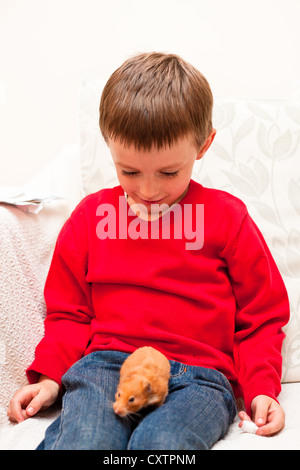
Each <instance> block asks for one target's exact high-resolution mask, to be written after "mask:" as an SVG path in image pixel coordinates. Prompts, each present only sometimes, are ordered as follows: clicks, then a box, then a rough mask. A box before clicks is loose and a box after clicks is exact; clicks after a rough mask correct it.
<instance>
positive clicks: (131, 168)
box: [116, 162, 182, 171]
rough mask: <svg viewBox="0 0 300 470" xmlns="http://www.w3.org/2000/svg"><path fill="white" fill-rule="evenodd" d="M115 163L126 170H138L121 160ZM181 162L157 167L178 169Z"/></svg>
mask: <svg viewBox="0 0 300 470" xmlns="http://www.w3.org/2000/svg"><path fill="white" fill-rule="evenodd" d="M116 164H117V165H119V166H122V167H123V168H127V169H128V170H132V171H140V170H138V169H136V168H133V167H132V166H130V165H127V164H126V163H123V162H116ZM181 164H182V162H180V163H172V164H171V165H168V166H165V167H162V168H160V169H159V171H165V170H171V169H173V170H174V169H175V168H176V169H178V168H179V167H180V166H181Z"/></svg>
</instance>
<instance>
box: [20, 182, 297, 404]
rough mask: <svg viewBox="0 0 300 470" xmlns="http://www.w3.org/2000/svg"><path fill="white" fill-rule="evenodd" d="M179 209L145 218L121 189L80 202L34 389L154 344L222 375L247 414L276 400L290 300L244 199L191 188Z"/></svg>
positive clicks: (63, 243) (51, 279)
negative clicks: (80, 365)
mask: <svg viewBox="0 0 300 470" xmlns="http://www.w3.org/2000/svg"><path fill="white" fill-rule="evenodd" d="M174 207H175V208H176V207H177V209H180V210H179V212H177V216H174V217H173V212H172V211H170V213H167V214H164V215H163V216H162V217H161V218H159V219H158V220H157V221H156V222H155V221H152V222H148V221H143V220H141V219H140V218H138V217H137V216H136V215H135V214H134V213H133V212H132V210H131V209H130V208H129V206H128V205H127V202H126V199H125V198H124V193H123V190H122V188H121V187H120V186H118V187H115V188H113V189H105V190H102V191H99V192H97V193H95V194H92V195H89V196H87V197H86V198H85V199H84V200H83V201H82V202H81V203H80V204H79V205H78V206H77V208H76V209H75V210H74V212H73V213H72V215H71V217H70V218H69V220H68V221H67V222H66V223H65V225H64V227H63V228H62V230H61V233H60V235H59V237H58V240H57V244H56V247H55V251H54V255H53V260H52V263H51V267H50V271H49V274H48V277H47V281H46V285H45V300H46V304H47V317H46V320H45V336H44V338H43V339H42V340H41V342H40V343H39V344H38V346H37V348H36V355H35V360H34V361H33V363H32V365H31V366H30V367H29V368H28V370H27V376H28V379H29V381H30V382H35V381H37V380H38V377H39V373H42V374H45V375H47V376H49V377H50V378H52V379H54V380H55V381H56V382H58V383H59V384H60V383H61V377H62V375H63V374H64V373H65V372H66V371H67V370H68V369H69V368H70V367H71V365H72V364H73V363H74V362H76V361H77V360H79V359H80V358H81V357H82V356H83V355H86V354H89V353H91V352H94V351H99V350H103V349H106V350H108V349H109V350H117V351H124V352H128V353H131V352H133V351H134V350H135V349H136V348H138V347H141V346H144V345H148V346H152V347H154V348H156V349H158V350H160V351H161V352H162V353H164V354H165V355H166V356H167V357H168V359H170V360H171V359H172V360H175V361H179V362H182V363H185V364H188V365H196V366H201V367H208V368H213V369H216V370H219V371H220V372H222V373H223V374H224V375H225V376H226V377H227V378H228V380H229V381H230V382H231V384H232V386H233V389H234V391H235V393H236V395H238V394H239V393H240V392H241V394H242V396H243V397H244V400H245V404H246V408H247V410H248V412H249V411H250V403H251V401H252V399H253V398H254V397H255V396H256V395H260V394H264V395H268V396H270V397H272V398H276V397H277V395H278V393H279V392H280V389H281V386H280V377H281V367H282V359H281V346H282V341H283V338H284V333H283V332H282V326H283V325H284V324H286V323H287V321H288V318H289V304H288V298H287V293H286V289H285V287H284V284H283V281H282V278H281V276H280V274H279V271H278V269H277V267H276V265H275V263H274V260H273V258H272V256H271V254H270V251H269V249H268V247H267V246H266V243H265V241H264V239H263V237H262V235H261V233H260V232H259V230H258V228H257V227H256V225H255V223H254V222H253V220H252V219H251V217H250V216H249V214H248V212H247V209H246V207H245V205H244V204H243V203H242V202H241V201H240V200H239V199H237V198H236V197H234V196H231V195H230V194H228V193H226V192H223V191H218V190H214V189H207V188H204V187H203V186H201V185H200V184H198V183H196V182H194V181H193V180H191V182H190V186H189V190H188V192H187V194H186V195H185V197H184V198H183V199H182V200H181V201H180V203H178V205H177V206H174ZM191 208H193V209H192V212H191ZM196 208H197V210H198V212H197V211H196ZM175 213H176V210H175V211H174V214H175ZM178 214H179V215H178ZM180 214H181V215H180ZM191 220H192V222H191ZM191 223H192V225H191ZM154 224H156V225H154ZM157 224H158V225H157ZM154 228H155V230H154ZM163 230H164V232H163ZM193 233H194V234H195V233H196V234H198V235H197V237H198V239H197V240H196V238H197V237H196V236H195V240H194V241H195V243H194V245H193V243H192V242H193V240H192V234H193ZM181 235H182V236H181ZM196 241H197V243H196Z"/></svg>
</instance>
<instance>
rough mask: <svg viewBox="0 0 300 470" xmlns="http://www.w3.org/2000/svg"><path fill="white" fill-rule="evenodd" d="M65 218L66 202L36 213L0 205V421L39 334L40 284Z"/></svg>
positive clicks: (42, 307)
mask: <svg viewBox="0 0 300 470" xmlns="http://www.w3.org/2000/svg"><path fill="white" fill-rule="evenodd" d="M68 215H69V207H68V204H67V202H66V201H55V202H52V203H51V204H49V205H48V206H46V207H44V209H43V210H42V211H41V212H39V213H38V214H31V213H28V212H23V211H22V210H20V209H18V208H17V207H14V206H9V205H5V204H0V273H1V276H0V376H1V381H0V409H1V411H0V421H1V419H2V418H3V413H4V412H3V410H6V409H7V406H8V403H9V400H10V399H11V397H12V395H13V393H14V392H15V391H16V389H18V388H19V387H20V386H22V385H25V384H26V383H27V379H26V375H25V370H26V368H27V367H28V366H29V364H30V363H31V362H32V360H33V357H34V350H35V346H36V344H37V343H38V342H39V340H40V338H41V337H42V335H43V320H44V317H45V304H44V297H43V288H44V283H45V279H46V276H47V272H48V268H49V265H50V262H51V257H52V253H53V250H54V246H55V242H56V238H57V236H58V233H59V231H60V229H61V227H62V225H63V223H64V222H65V220H66V219H67V217H68ZM1 415H2V416H1Z"/></svg>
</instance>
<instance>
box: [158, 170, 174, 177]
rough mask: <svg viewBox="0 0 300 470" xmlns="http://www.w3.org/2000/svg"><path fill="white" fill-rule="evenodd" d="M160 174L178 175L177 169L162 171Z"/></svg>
mask: <svg viewBox="0 0 300 470" xmlns="http://www.w3.org/2000/svg"><path fill="white" fill-rule="evenodd" d="M162 174H163V175H164V176H169V177H172V176H177V175H178V170H177V171H163V172H162Z"/></svg>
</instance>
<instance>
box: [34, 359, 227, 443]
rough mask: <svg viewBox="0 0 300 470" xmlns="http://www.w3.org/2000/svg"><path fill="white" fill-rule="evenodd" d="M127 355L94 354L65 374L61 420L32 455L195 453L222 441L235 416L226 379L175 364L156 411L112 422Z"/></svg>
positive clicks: (115, 416)
mask: <svg viewBox="0 0 300 470" xmlns="http://www.w3.org/2000/svg"><path fill="white" fill-rule="evenodd" d="M127 356H128V354H126V353H121V352H117V351H99V352H94V353H91V354H89V355H87V356H85V357H83V358H82V359H81V360H80V361H78V362H77V363H75V364H74V365H73V366H72V367H71V368H70V369H69V370H68V372H67V373H66V374H65V375H64V376H63V384H64V386H65V388H66V393H65V394H64V396H63V403H62V412H61V415H60V416H59V417H58V418H57V419H56V420H55V421H54V422H53V423H52V424H51V425H50V426H49V427H48V429H47V430H46V433H45V438H44V440H43V441H42V442H41V443H40V445H39V446H38V448H37V450H44V449H45V450H46V449H53V450H54V449H65V450H72V449H73V450H98V449H102V450H117V449H118V450H124V449H129V450H159V449H161V450H198V449H210V448H211V447H212V445H213V444H214V443H215V442H216V441H218V440H219V439H220V438H222V437H223V436H224V434H225V433H226V431H227V429H228V426H229V424H230V423H231V422H232V421H233V419H234V417H235V414H236V406H235V399H234V396H233V392H232V389H231V386H230V384H229V382H228V380H227V379H226V377H225V376H224V375H223V374H221V373H220V372H217V371H216V370H213V369H206V368H203V367H194V366H186V365H184V364H181V363H179V362H175V361H170V364H171V378H170V382H169V394H168V395H167V398H166V401H165V403H164V404H163V405H162V406H161V407H159V408H155V409H153V408H152V409H151V410H150V409H149V410H147V409H145V410H144V412H143V413H141V416H139V417H138V418H136V417H135V418H134V419H133V418H130V417H126V418H120V417H118V416H117V415H116V414H115V413H114V411H113V408H112V404H113V401H114V395H115V392H116V389H117V385H118V381H119V373H120V367H121V365H122V363H123V362H124V360H125V359H126V357H127Z"/></svg>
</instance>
